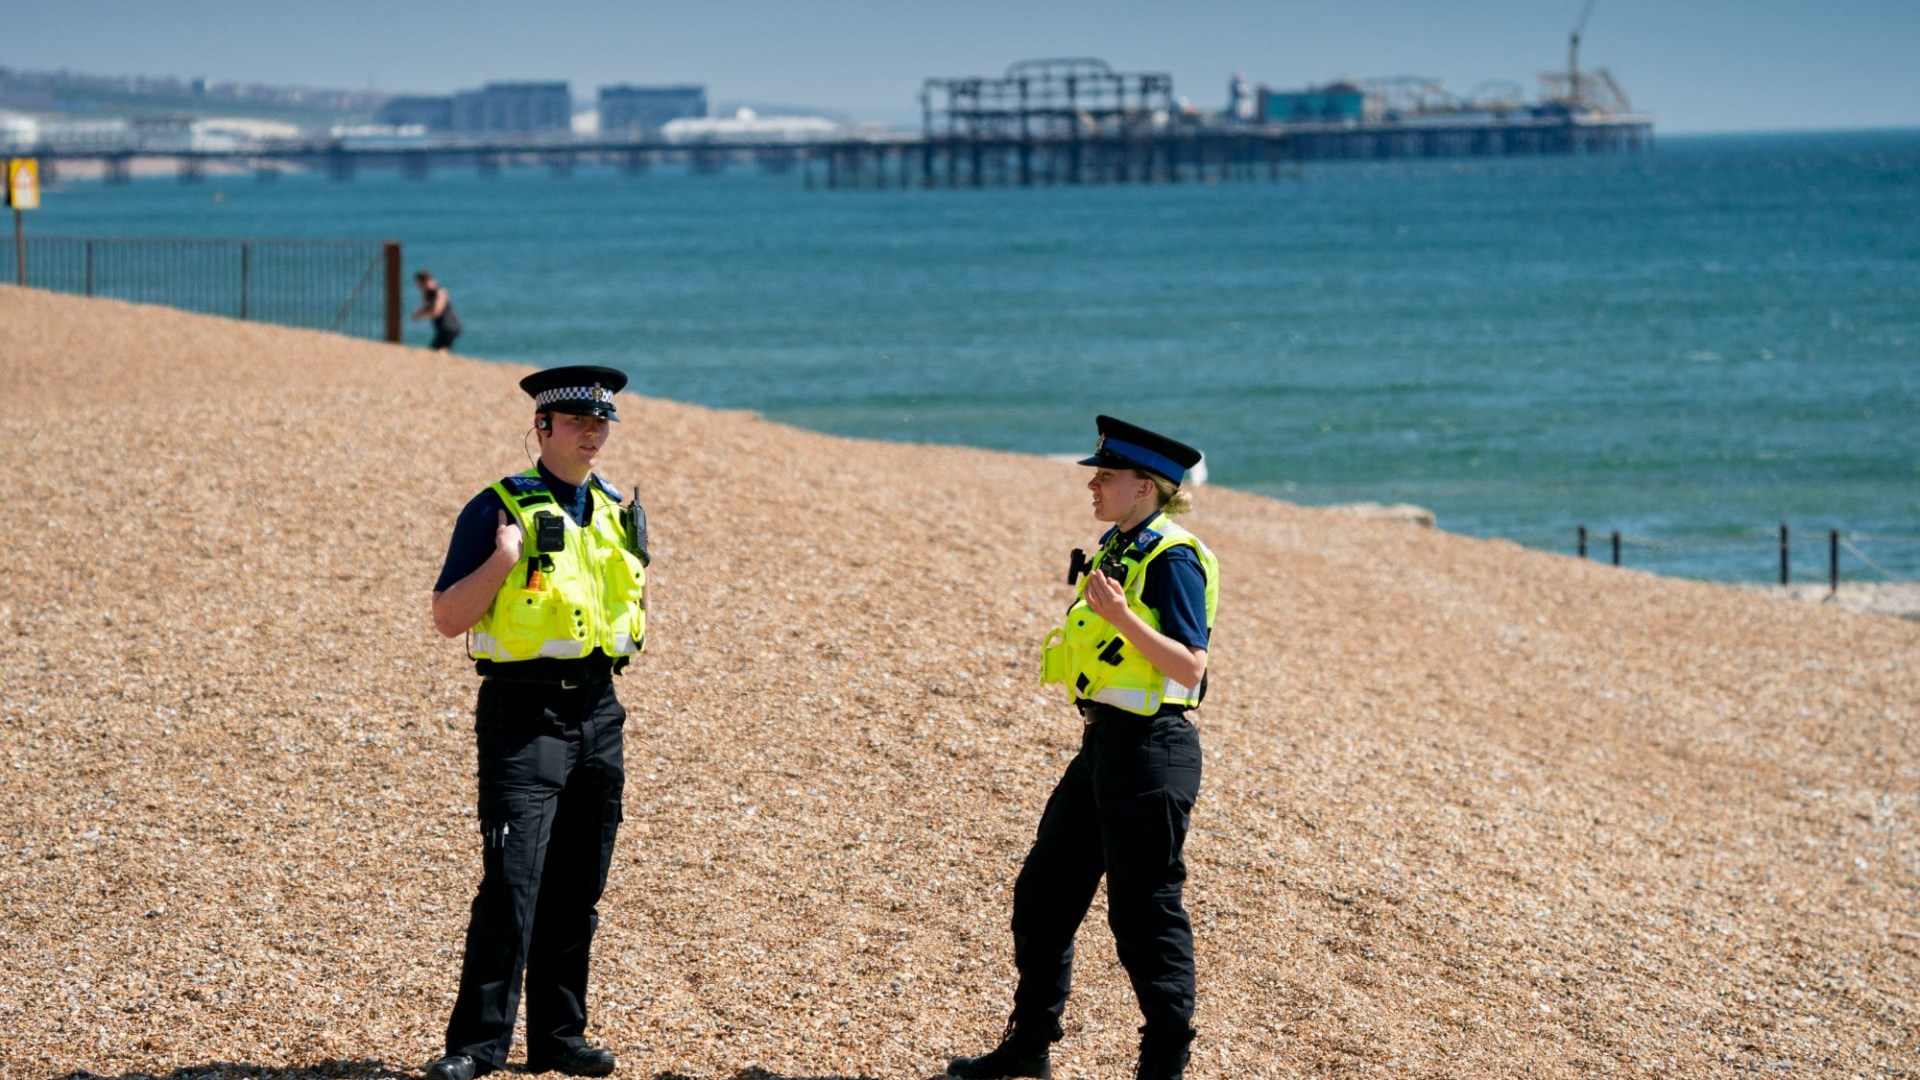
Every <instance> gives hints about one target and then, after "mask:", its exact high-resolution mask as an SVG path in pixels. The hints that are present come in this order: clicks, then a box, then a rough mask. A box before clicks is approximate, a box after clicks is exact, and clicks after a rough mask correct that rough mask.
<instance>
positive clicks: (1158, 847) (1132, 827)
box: [1013, 706, 1200, 1046]
mask: <svg viewBox="0 0 1920 1080" xmlns="http://www.w3.org/2000/svg"><path fill="white" fill-rule="evenodd" d="M1093 715H1094V716H1095V717H1096V719H1094V721H1093V722H1092V723H1090V724H1088V725H1087V727H1086V730H1085V732H1084V733H1083V735H1082V736H1081V741H1080V752H1079V754H1077V755H1075V757H1074V759H1073V761H1072V762H1071V763H1070V764H1069V765H1068V766H1067V771H1066V774H1065V775H1064V776H1062V777H1061V778H1060V783H1059V784H1058V785H1056V786H1055V787H1054V789H1053V795H1052V796H1051V797H1050V798H1049V799H1048V800H1047V809H1046V811H1045V813H1043V814H1042V815H1041V817H1040V828H1039V831H1038V833H1037V834H1036V835H1035V837H1034V841H1033V848H1032V850H1030V851H1029V852H1028V853H1027V861H1026V864H1025V865H1024V866H1022V867H1021V869H1020V877H1019V879H1018V880H1016V881H1015V883H1014V886H1013V960H1014V966H1015V967H1016V968H1017V969H1018V970H1019V974H1020V981H1019V986H1018V988H1017V989H1016V990H1015V991H1014V999H1013V1000H1014V1005H1013V1019H1014V1021H1015V1022H1016V1023H1017V1024H1019V1025H1020V1026H1022V1027H1029V1026H1030V1027H1031V1028H1032V1029H1033V1030H1046V1031H1050V1030H1053V1028H1054V1025H1056V1024H1057V1023H1059V1020H1060V1015H1061V1013H1062V1012H1064V1011H1065V1009H1066V1004H1067V994H1068V991H1069V990H1070V989H1071V985H1072V980H1073V937H1074V933H1075V932H1076V931H1077V930H1079V928H1080V923H1081V921H1082V920H1083V919H1085V918H1086V916H1087V908H1088V906H1089V905H1091V904H1092V903H1093V893H1094V890H1095V889H1096V888H1097V887H1098V886H1099V884H1100V877H1101V875H1103V874H1104V875H1105V876H1106V879H1107V922H1108V925H1109V926H1111V927H1112V928H1113V937H1114V943H1115V945H1116V946H1117V947H1118V951H1119V954H1120V963H1121V966H1123V967H1124V968H1126V971H1127V977H1128V979H1129V980H1131V981H1132V983H1133V993H1134V997H1135V998H1136V999H1137V1000H1138V1002H1139V1004H1140V1015H1141V1016H1142V1017H1143V1018H1144V1019H1145V1021H1146V1023H1145V1025H1144V1026H1143V1027H1142V1028H1141V1031H1142V1033H1143V1038H1144V1039H1145V1040H1148V1041H1154V1040H1162V1041H1164V1042H1166V1043H1169V1044H1174V1043H1177V1044H1178V1045H1180V1046H1184V1045H1185V1044H1186V1042H1187V1041H1188V1040H1189V1039H1191V1038H1192V1035H1193V1028H1192V1022H1193V994H1194V989H1193V981H1194V980H1193V926H1192V924H1191V923H1190V922H1189V921H1188V919H1187V911H1186V908H1185V907H1184V906H1182V905H1181V902H1180V892H1181V889H1182V887H1183V886H1184V885H1185V884H1186V880H1187V864H1186V861H1185V860H1184V859H1183V858H1182V857H1181V849H1182V847H1183V846H1184V845H1185V844H1186V839H1187V826H1188V823H1189V821H1190V820H1191V814H1192V812H1193V804H1194V800H1195V799H1197V798H1198V797H1199V795H1200V736H1199V734H1198V732H1196V731H1195V730H1194V727H1193V724H1192V723H1191V722H1190V721H1188V720H1187V718H1186V717H1185V716H1184V715H1173V716H1159V717H1146V716H1138V715H1135V714H1133V713H1128V712H1124V711H1122V710H1119V709H1113V708H1109V707H1104V706H1102V707H1098V708H1097V709H1096V711H1095V712H1094V714H1093Z"/></svg>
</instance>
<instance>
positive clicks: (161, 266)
mask: <svg viewBox="0 0 1920 1080" xmlns="http://www.w3.org/2000/svg"><path fill="white" fill-rule="evenodd" d="M400 274H401V263H400V245H399V244H397V243H394V242H393V241H390V240H384V241H383V240H221V239H198V238H194V239H181V238H169V237H153V238H145V237H76V236H35V237H28V238H27V240H26V254H25V260H24V263H23V265H22V266H21V277H22V280H21V282H20V283H21V284H23V285H31V286H33V287H34V288H39V289H49V290H52V291H54V292H64V293H77V294H79V295H82V296H107V297H112V298H114V299H116V300H132V301H136V302H138V303H143V304H164V305H166V306H168V307H176V308H181V309H183V310H186V311H198V312H201V313H204V314H207V315H224V316H226V317H228V318H231V319H245V320H249V321H252V322H266V323H276V324H278V325H281V326H300V327H306V328H308V329H312V330H327V331H331V332H333V333H337V334H349V335H353V336H356V337H368V338H374V339H376V340H379V341H399V340H400V324H401V318H402V316H403V314H404V313H403V312H402V311H401V309H400V304H401V300H400V295H401V288H400V286H401V281H400Z"/></svg>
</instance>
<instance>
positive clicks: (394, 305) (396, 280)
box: [385, 240, 402, 345]
mask: <svg viewBox="0 0 1920 1080" xmlns="http://www.w3.org/2000/svg"><path fill="white" fill-rule="evenodd" d="M385 248H386V251H385V254H386V263H387V267H386V270H387V340H388V341H390V342H392V343H394V344H396V345H398V344H399V343H400V274H401V272H402V268H401V266H400V243H399V241H397V240H389V241H387V242H386V244H385Z"/></svg>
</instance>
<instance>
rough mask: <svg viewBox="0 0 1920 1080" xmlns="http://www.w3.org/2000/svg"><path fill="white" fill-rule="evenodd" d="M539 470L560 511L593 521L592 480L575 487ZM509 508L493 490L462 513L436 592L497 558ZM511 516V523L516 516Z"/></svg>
mask: <svg viewBox="0 0 1920 1080" xmlns="http://www.w3.org/2000/svg"><path fill="white" fill-rule="evenodd" d="M535 467H536V468H537V469H539V470H540V479H542V480H544V481H546V484H547V490H549V491H551V492H553V497H554V499H555V500H556V501H558V502H559V504H560V509H562V510H565V511H566V512H567V516H568V517H570V518H572V519H573V522H574V524H576V525H579V526H582V527H585V526H587V525H589V524H591V523H592V522H593V493H592V492H590V491H588V490H587V489H588V488H589V487H590V486H592V483H593V482H592V481H591V480H589V481H588V482H587V483H585V484H582V485H580V486H579V487H574V486H573V485H572V484H569V483H567V482H566V481H565V480H562V479H560V478H559V477H557V476H555V475H553V474H552V473H550V472H548V471H547V467H546V465H545V464H540V463H536V465H535ZM506 508H507V504H505V503H503V502H501V501H500V493H499V492H497V491H495V490H493V488H492V487H488V488H486V489H485V490H483V491H481V492H480V494H478V495H475V496H474V497H473V498H472V499H470V500H468V502H467V505H466V507H465V508H464V509H462V510H461V511H460V519H459V520H458V521H455V522H454V523H453V539H452V540H450V541H448V543H447V558H446V561H445V562H443V563H441V564H440V580H438V581H436V582H434V583H433V591H434V592H441V591H444V590H445V589H447V588H449V587H451V586H452V585H454V584H455V583H456V582H458V581H459V580H460V579H461V578H464V577H466V576H467V575H468V574H471V573H473V572H474V571H475V570H478V569H480V564H481V563H484V562H486V561H487V560H488V559H490V558H492V557H493V549H494V547H495V544H494V536H495V534H496V533H497V532H498V530H499V528H500V512H501V511H502V510H505V509H506ZM507 516H508V519H509V520H511V519H512V516H513V515H511V514H509V515H507Z"/></svg>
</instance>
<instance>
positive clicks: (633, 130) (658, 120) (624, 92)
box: [599, 85, 707, 136]
mask: <svg viewBox="0 0 1920 1080" xmlns="http://www.w3.org/2000/svg"><path fill="white" fill-rule="evenodd" d="M599 105H600V134H602V135H630V136H641V135H650V134H654V133H656V132H658V131H659V130H660V129H662V128H664V127H666V126H667V125H668V124H670V123H672V122H673V121H675V120H687V119H694V118H698V117H703V116H706V115H707V88H706V87H704V86H691V85H689V86H626V85H621V86H603V87H601V88H600V101H599Z"/></svg>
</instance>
